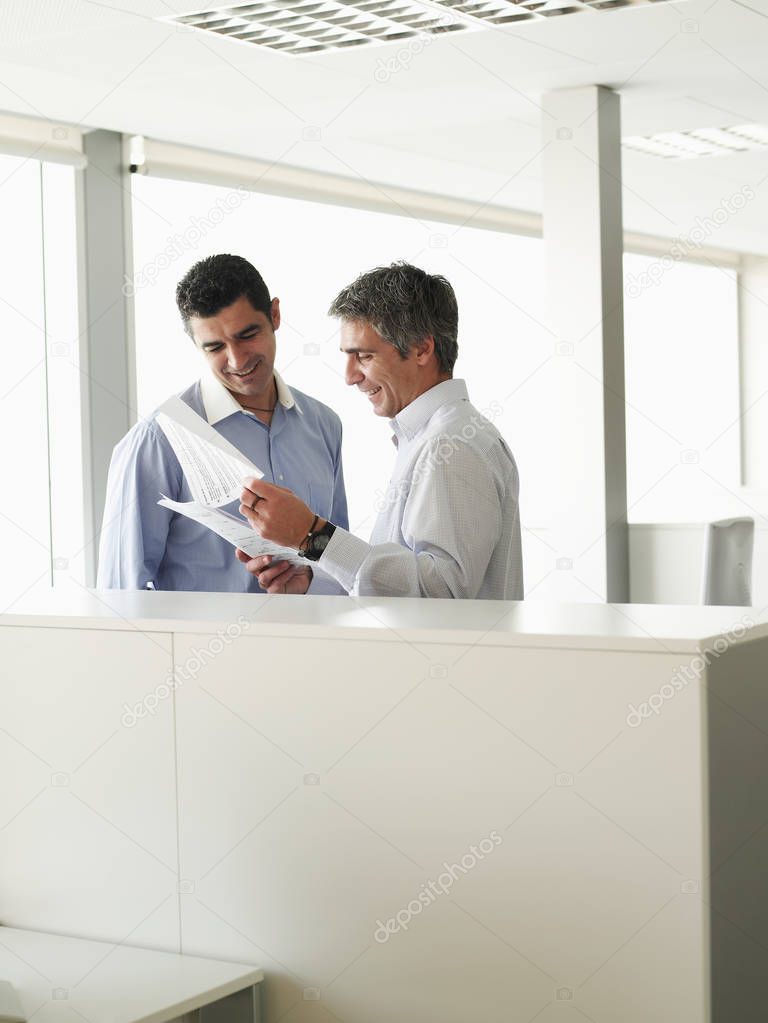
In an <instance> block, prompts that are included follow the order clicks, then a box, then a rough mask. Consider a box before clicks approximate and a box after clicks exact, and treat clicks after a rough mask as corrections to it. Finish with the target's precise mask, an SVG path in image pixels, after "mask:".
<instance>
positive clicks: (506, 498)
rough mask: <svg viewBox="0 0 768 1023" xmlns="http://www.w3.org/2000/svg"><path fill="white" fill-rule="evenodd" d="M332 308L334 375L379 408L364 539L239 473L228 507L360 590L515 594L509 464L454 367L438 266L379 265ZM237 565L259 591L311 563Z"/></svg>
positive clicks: (448, 309)
mask: <svg viewBox="0 0 768 1023" xmlns="http://www.w3.org/2000/svg"><path fill="white" fill-rule="evenodd" d="M329 313H330V315H331V316H336V317H338V318H339V319H340V320H341V351H342V352H343V353H344V355H345V356H346V360H347V365H346V381H347V384H349V385H350V386H351V387H356V388H357V389H358V390H359V391H360V393H361V394H363V395H364V396H365V397H366V400H367V401H368V402H369V403H370V404H371V406H372V408H373V411H374V414H375V415H377V416H383V417H386V418H387V419H388V420H389V424H390V427H391V428H392V432H393V441H394V443H395V446H396V448H397V455H396V459H395V467H394V471H393V474H392V478H391V481H390V484H389V487H388V490H387V493H386V495H385V499H384V502H383V507H382V510H381V512H380V513H379V517H378V519H377V521H376V524H375V525H374V528H373V532H372V535H371V540H370V542H369V543H368V542H366V541H365V540H361V539H360V538H358V537H356V536H353V535H352V534H351V533H349V532H347V530H346V529H343V528H341V526H339V525H338V524H336V523H332V522H328V521H327V520H325V519H323V518H321V517H320V516H319V515H316V514H315V513H314V511H312V510H311V509H310V508H309V507H307V505H305V504H304V503H303V502H302V501H300V500H299V499H298V498H297V497H296V496H295V495H294V494H292V493H291V491H289V490H286V489H285V488H283V487H277V486H274V485H273V484H270V483H264V482H263V481H262V480H256V479H248V480H246V481H245V489H244V490H243V493H242V495H241V498H240V499H241V502H242V503H241V506H240V511H241V512H242V513H243V514H244V515H245V516H246V517H247V518H248V521H249V522H250V524H251V525H252V526H253V528H254V529H255V530H256V531H257V532H258V533H259V534H260V535H261V536H263V537H265V538H266V539H268V540H273V541H275V542H276V543H279V544H281V545H283V546H286V547H292V548H294V549H295V550H297V551H298V552H299V553H300V554H301V555H303V556H304V557H305V558H306V559H307V561H309V562H313V563H314V564H315V565H316V567H317V568H318V569H320V570H321V571H322V572H324V573H326V574H327V575H329V576H331V577H332V578H333V579H335V580H336V582H337V583H338V584H339V587H340V592H346V593H351V594H354V595H360V596H389V597H465V598H466V597H469V598H474V597H479V598H485V599H498V600H521V599H522V597H523V569H522V553H521V543H520V510H519V504H518V474H517V467H516V465H515V460H514V458H513V457H512V454H511V452H510V450H509V448H508V447H507V445H506V443H505V442H504V439H503V438H502V437H501V435H500V434H499V432H498V430H497V429H496V428H495V427H494V426H493V425H492V424H491V422H490V421H489V420H488V419H486V418H485V417H484V416H483V415H481V413H480V412H478V411H477V409H475V408H474V407H473V406H472V405H471V404H470V402H469V397H468V395H467V388H466V385H465V384H464V381H463V380H454V379H453V366H454V363H455V362H456V357H457V355H458V344H457V333H458V307H457V304H456V296H455V295H454V292H453V288H452V287H451V285H450V284H449V283H448V281H447V280H446V279H445V278H444V277H441V276H439V275H430V274H427V273H425V272H424V271H423V270H420V269H418V268H417V267H415V266H410V265H409V264H407V263H394V264H392V266H387V267H377V268H376V269H375V270H371V271H369V272H368V273H364V274H362V275H361V276H360V277H358V279H357V280H356V281H354V283H352V284H350V285H349V286H348V287H346V288H344V289H343V290H342V291H341V292H340V293H339V294H338V295H337V296H336V298H335V299H334V301H333V303H332V305H331V308H330V310H329ZM238 557H239V558H240V560H241V561H243V562H244V563H245V564H246V565H247V567H248V569H249V571H251V572H253V574H254V575H257V576H258V579H259V583H260V585H261V586H262V587H263V588H264V589H266V590H267V591H268V592H270V593H304V592H306V590H307V588H308V585H309V581H310V579H311V578H312V569H311V568H309V567H307V568H303V567H300V568H297V567H296V566H295V565H291V564H289V563H287V562H285V561H280V562H275V563H272V562H270V559H269V558H264V557H261V558H253V559H249V557H248V555H246V554H244V553H243V552H242V551H238Z"/></svg>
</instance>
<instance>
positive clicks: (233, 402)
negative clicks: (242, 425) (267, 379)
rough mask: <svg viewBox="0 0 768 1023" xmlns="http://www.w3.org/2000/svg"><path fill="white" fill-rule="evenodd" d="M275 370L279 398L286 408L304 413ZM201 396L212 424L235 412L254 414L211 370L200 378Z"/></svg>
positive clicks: (207, 417)
mask: <svg viewBox="0 0 768 1023" xmlns="http://www.w3.org/2000/svg"><path fill="white" fill-rule="evenodd" d="M274 372H275V383H276V384H277V400H278V401H279V402H280V404H281V405H282V406H283V408H284V409H290V408H295V409H296V411H297V412H299V413H300V414H301V415H304V413H303V412H302V411H301V406H300V405H299V403H298V402H297V401H296V399H295V398H294V396H293V393H292V392H291V389H290V387H288V385H287V384H286V382H285V381H284V380H283V378H282V377H281V376H280V374H279V373H278V372H277V370H275V371H274ZM200 396H201V398H202V399H203V408H204V410H205V418H206V419H207V420H208V422H209V423H210V424H211V426H215V425H216V423H220V422H221V420H222V419H226V418H227V416H231V415H234V413H235V412H243V413H244V414H245V415H252V413H250V412H248V411H247V409H244V408H243V406H242V405H241V404H240V403H239V402H238V401H237V399H236V398H235V397H234V395H233V394H232V393H231V392H230V391H228V390H227V389H226V387H225V386H224V384H222V382H221V381H220V380H219V379H218V378H217V377H215V376H214V375H213V373H211V372H210V371H206V372H205V373H204V374H203V376H202V377H201V378H200Z"/></svg>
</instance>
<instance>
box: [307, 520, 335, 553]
mask: <svg viewBox="0 0 768 1023" xmlns="http://www.w3.org/2000/svg"><path fill="white" fill-rule="evenodd" d="M335 530H336V527H335V526H332V525H331V523H330V522H326V524H325V525H324V526H323V528H322V529H321V530H320V531H319V532H318V533H315V535H314V536H313V537H312V539H311V540H310V541H309V544H308V545H307V550H306V552H305V554H304V557H305V558H309V560H310V561H317V560H318V559H319V558H320V556H321V555H322V553H323V551H324V550H325V548H326V547H327V546H328V544H329V543H330V540H331V537H332V536H333V534H334V532H335Z"/></svg>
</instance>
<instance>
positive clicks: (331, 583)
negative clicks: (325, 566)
mask: <svg viewBox="0 0 768 1023" xmlns="http://www.w3.org/2000/svg"><path fill="white" fill-rule="evenodd" d="M311 568H312V581H311V582H310V584H309V589H308V590H307V594H308V595H309V596H312V597H340V596H343V595H344V594H345V593H346V592H347V591H346V590H345V589H344V587H343V586H342V585H341V583H338V582H336V580H335V579H334V578H333V576H332V575H328V573H327V572H324V571H323V570H322V569H321V568H320V563H319V562H317V561H316V562H314V563H313V564H312V565H311Z"/></svg>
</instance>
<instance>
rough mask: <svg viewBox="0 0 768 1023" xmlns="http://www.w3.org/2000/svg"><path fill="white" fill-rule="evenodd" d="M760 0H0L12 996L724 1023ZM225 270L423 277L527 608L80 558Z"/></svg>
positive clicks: (747, 796) (360, 1015)
mask: <svg viewBox="0 0 768 1023" xmlns="http://www.w3.org/2000/svg"><path fill="white" fill-rule="evenodd" d="M767 47H768V8H766V7H765V5H764V3H763V2H762V0H480V2H478V3H454V2H452V0H376V2H375V3H372V2H370V0H355V2H349V0H345V2H342V0H326V2H324V3H322V4H318V3H316V2H315V0H295V2H294V0H258V2H255V3H240V2H235V3H233V4H230V5H229V6H211V7H210V8H207V9H206V10H202V9H199V8H194V7H186V6H185V5H184V4H183V2H182V0H124V2H123V3H122V4H121V3H119V2H118V0H114V2H112V0H103V2H101V0H99V2H96V0H25V2H23V0H6V2H5V3H4V4H3V5H2V8H1V9H0V213H1V214H2V221H1V222H2V225H3V227H4V232H3V234H4V244H3V245H0V324H2V327H3V337H4V345H3V351H4V353H5V360H6V361H5V365H6V373H5V378H4V381H3V383H2V386H1V387H0V420H1V421H2V425H3V435H4V443H3V445H2V468H3V478H4V485H3V488H2V492H1V496H0V543H2V552H3V572H2V573H0V600H1V601H2V603H1V604H0V626H2V628H1V629H0V644H2V647H0V649H1V650H2V658H1V659H0V665H1V666H2V667H1V669H0V678H1V679H2V684H1V685H0V708H2V709H1V710H0V758H1V760H0V762H1V763H2V772H1V773H2V777H3V784H2V786H0V1020H9V1021H10V1020H28V1019H29V1020H31V1019H35V1020H36V1021H38V1023H49V1021H51V1023H52V1021H65V1020H66V1021H67V1023H70V1021H76V1020H86V1021H87V1023H165V1021H179V1020H184V1021H191V1020H200V1021H208V1023H220V1021H225V1020H229V1021H235V1020H237V1021H240V1020H243V1021H245V1020H262V1021H265V1023H278V1021H284V1023H332V1021H341V1023H391V1021H392V1023H393V1021H398V1023H399V1021H404V1023H432V1021H435V1023H437V1021H439V1023H468V1021H472V1023H475V1021H476V1023H501V1021H505V1023H506V1021H510V1023H534V1020H536V1021H538V1023H555V1021H558V1023H559V1021H566V1023H579V1021H582V1020H585V1019H586V1020H588V1021H592V1023H647V1021H650V1020H654V1021H663V1023H667V1021H669V1023H672V1021H673V1020H674V1021H675V1023H677V1021H680V1020H685V1021H690V1023H734V1021H737V1020H738V1021H739V1023H743V1021H751V1020H755V1021H757V1020H762V1019H764V1018H765V1010H764V1007H763V1004H762V1002H763V999H764V996H763V995H762V987H763V984H762V978H763V977H764V976H765V973H766V968H767V967H768V886H766V882H765V877H764V870H763V869H762V866H763V864H764V862H765V853H766V851H767V847H766V837H765V836H766V828H768V800H767V799H766V796H765V792H766V791H768V789H767V788H766V785H765V782H766V780H767V779H768V702H767V701H766V698H765V695H764V694H765V668H764V665H765V663H766V656H767V655H768V572H766V571H765V570H764V569H765V565H766V559H767V558H768V526H767V524H766V512H767V511H768V460H766V455H765V451H764V446H763V443H762V440H763V437H764V436H765V435H766V432H767V431H768V400H766V395H768V354H766V353H768V347H767V342H766V325H768V315H767V314H766V309H768V73H766V65H765V53H766V48H767ZM220 252H230V253H236V254H239V255H242V256H245V257H246V258H247V259H249V260H250V261H251V262H252V263H253V264H254V265H255V266H257V267H258V268H259V269H260V270H261V272H262V274H263V276H264V278H265V280H266V281H267V283H268V286H269V288H270V290H271V292H272V294H274V295H277V296H279V297H280V304H281V310H282V322H281V324H280V328H279V331H278V332H277V363H276V365H277V368H278V369H279V370H280V373H281V374H282V375H283V377H284V378H285V379H286V380H287V381H288V383H289V384H291V385H293V386H295V387H297V388H299V389H301V390H302V391H304V392H306V393H308V394H311V395H313V396H315V397H317V398H319V399H320V400H321V401H323V402H325V403H326V404H327V405H329V406H331V407H332V408H333V409H335V410H336V411H337V412H338V414H339V415H340V417H341V419H342V422H343V425H344V448H343V451H344V468H345V476H346V485H347V495H348V499H349V511H350V530H351V531H352V532H353V533H355V534H357V535H359V536H362V537H367V536H368V535H369V533H370V530H371V527H372V525H373V522H374V520H375V518H376V515H377V512H378V511H379V509H380V507H381V503H382V500H383V495H384V492H385V489H386V485H387V478H388V471H389V466H390V465H391V462H392V457H393V455H392V444H391V439H390V433H389V431H388V430H387V427H386V423H383V422H381V421H380V419H378V418H377V417H375V416H373V415H371V413H370V410H369V409H368V408H367V407H364V404H363V403H362V402H361V400H360V396H359V395H357V394H355V393H354V390H353V389H352V388H349V387H347V386H346V384H345V382H344V369H343V360H342V356H341V354H340V352H339V337H338V324H337V323H335V322H334V321H333V320H332V319H331V318H330V317H329V316H328V315H327V309H328V305H329V303H330V300H331V298H332V297H333V296H334V295H335V294H336V293H337V292H338V291H339V289H340V288H341V287H342V286H343V285H345V284H346V283H348V282H349V281H350V280H352V279H353V278H354V277H355V276H356V275H357V274H358V273H360V272H361V271H362V270H366V269H369V268H371V267H373V266H376V265H383V264H387V263H390V262H392V261H395V260H406V261H407V262H410V263H413V264H415V265H417V266H420V267H422V268H424V269H426V270H427V271H429V272H431V273H441V274H444V275H445V276H446V277H447V278H448V279H449V280H450V282H451V283H452V285H453V286H454V288H455V291H456V295H457V299H458V304H459V311H460V319H459V360H458V363H457V366H456V375H457V376H459V377H461V378H462V379H465V380H466V381H467V386H468V389H469V394H470V397H471V399H472V401H473V403H474V404H475V406H476V407H477V408H478V409H480V410H482V412H483V414H484V415H485V416H486V417H488V418H489V419H490V420H491V421H492V422H493V423H494V425H495V426H496V427H497V428H498V429H499V430H500V431H501V433H502V434H503V436H504V437H505V439H506V440H507V442H508V444H509V446H510V448H511V450H512V451H513V452H514V455H515V458H516V460H517V464H518V467H519V472H520V509H521V525H522V533H523V564H524V574H525V599H524V600H523V601H522V602H508V603H507V602H499V601H480V600H477V601H465V600H460V601H450V600H433V599H421V600H419V599H415V598H413V599H412V598H386V597H355V596H348V597H320V596H317V597H315V596H285V595H270V596H261V595H250V594H236V593H203V592H199V593H195V592H154V593H148V592H145V593H141V592H132V591H103V590H98V589H96V588H95V583H96V569H97V556H98V539H99V531H100V526H101V520H102V514H103V509H104V498H105V488H106V480H107V470H108V467H109V460H110V456H111V453H112V450H113V448H114V447H115V445H116V444H117V443H118V441H119V440H120V439H121V438H122V437H123V436H124V435H125V433H126V432H127V431H128V430H129V429H130V428H131V426H132V425H133V424H134V423H136V422H137V421H139V420H141V419H142V418H144V417H146V416H148V415H150V414H151V413H152V411H153V410H154V409H156V408H157V407H158V406H159V405H160V404H161V403H162V402H163V401H164V400H165V399H166V398H167V397H168V395H169V394H173V393H178V392H180V391H181V390H183V388H185V387H186V386H187V385H188V384H189V383H190V382H192V381H193V380H194V379H195V378H196V377H197V376H199V375H200V372H201V368H200V355H199V353H198V352H197V351H196V350H195V348H194V345H193V344H192V343H191V341H190V339H189V338H188V336H187V335H186V334H185V332H184V330H183V327H182V324H181V322H180V320H179V316H178V312H177V309H176V305H175V301H174V292H175V287H176V284H177V282H178V281H179V279H180V278H181V277H182V276H183V275H184V274H185V273H186V271H187V270H188V269H189V268H190V267H191V266H192V264H193V263H195V262H196V261H198V260H200V259H201V258H203V257H205V256H207V255H210V254H214V253H220Z"/></svg>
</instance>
